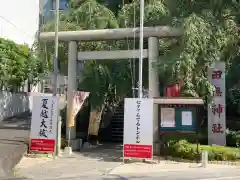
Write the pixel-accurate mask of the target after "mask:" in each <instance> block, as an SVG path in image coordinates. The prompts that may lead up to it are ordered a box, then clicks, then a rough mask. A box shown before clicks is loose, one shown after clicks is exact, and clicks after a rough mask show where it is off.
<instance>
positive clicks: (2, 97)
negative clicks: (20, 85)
mask: <svg viewBox="0 0 240 180" xmlns="http://www.w3.org/2000/svg"><path fill="white" fill-rule="evenodd" d="M28 110H29V98H28V95H27V93H10V92H0V122H1V121H2V120H4V119H5V118H7V117H11V116H15V115H18V114H21V113H23V112H26V111H28Z"/></svg>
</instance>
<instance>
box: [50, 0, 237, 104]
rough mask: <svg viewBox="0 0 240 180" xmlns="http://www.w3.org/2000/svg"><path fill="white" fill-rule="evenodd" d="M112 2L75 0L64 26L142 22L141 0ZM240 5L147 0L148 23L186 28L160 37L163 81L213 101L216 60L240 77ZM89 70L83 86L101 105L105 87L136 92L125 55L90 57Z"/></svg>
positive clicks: (98, 46) (98, 45)
mask: <svg viewBox="0 0 240 180" xmlns="http://www.w3.org/2000/svg"><path fill="white" fill-rule="evenodd" d="M111 3H113V1H108V0H98V1H95V0H70V2H69V10H68V11H67V12H65V13H63V14H62V15H61V23H60V29H61V30H79V29H104V28H117V27H134V26H139V7H140V6H139V0H132V1H121V2H120V1H119V2H117V1H114V3H113V4H111ZM115 3H117V4H115ZM239 7H240V4H239V2H238V1H237V0H147V1H146V4H145V9H144V11H145V19H144V22H145V26H161V25H169V26H173V27H177V28H181V29H183V36H182V37H181V38H178V39H160V40H159V42H160V47H159V51H160V54H161V57H160V58H159V61H158V63H157V64H155V66H156V68H158V70H159V77H160V84H161V86H164V85H166V84H168V83H171V82H174V81H179V82H180V83H181V86H182V88H181V90H182V95H183V96H194V97H206V100H209V97H211V95H212V93H213V90H214V88H213V87H212V85H211V84H210V83H209V81H208V79H207V68H208V67H209V66H211V64H212V63H213V62H214V61H225V62H226V64H227V79H229V78H228V77H230V76H231V77H235V76H236V74H235V73H236V72H237V71H234V72H235V73H234V72H233V70H232V68H233V59H234V58H235V57H236V56H238V54H239V30H238V23H239V19H240V16H239V9H240V8H239ZM111 10H112V11H111ZM53 27H54V26H53V23H49V24H47V25H46V26H45V30H46V31H52V30H53ZM136 44H137V40H136V41H135V43H133V41H114V42H113V41H111V42H86V43H81V42H80V43H79V48H80V50H88V51H89V50H102V49H104V50H107V49H119V48H122V49H132V48H135V46H136ZM145 45H147V43H145ZM136 48H137V46H136ZM47 49H48V52H49V53H50V54H51V52H53V51H52V50H50V49H51V48H50V47H48V48H47ZM60 52H61V53H62V54H61V58H62V59H61V61H64V60H66V59H67V58H66V54H67V46H66V45H65V44H62V45H61V46H60ZM237 64H238V63H237ZM234 66H235V65H234ZM145 67H147V64H146V66H144V68H145ZM145 69H147V68H145ZM144 73H145V74H144V77H147V71H144ZM83 75H84V81H83V82H82V84H81V86H82V87H83V88H86V89H87V90H89V91H90V92H91V93H92V95H93V97H94V98H93V99H98V100H96V102H95V104H96V105H98V104H101V102H102V97H103V94H104V93H105V92H114V93H115V95H116V96H117V97H121V96H124V95H126V92H127V90H128V92H129V91H131V87H132V83H135V82H132V77H131V76H133V74H132V67H130V66H129V62H126V61H121V60H119V61H117V62H116V63H115V62H114V63H113V62H112V61H102V62H101V63H99V62H96V61H94V60H93V61H90V62H86V63H85V64H84V70H83ZM235 78H236V77H235ZM229 81H231V78H230V79H229ZM237 82H239V80H238V81H237ZM227 84H228V88H229V91H230V90H231V92H232V89H234V90H236V89H237V88H238V90H239V86H238V85H237V84H236V83H234V82H232V83H227ZM109 88H110V89H109ZM145 88H147V84H146V83H145ZM113 89H114V90H113ZM230 99H231V98H230ZM232 99H234V98H232Z"/></svg>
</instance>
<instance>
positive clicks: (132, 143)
mask: <svg viewBox="0 0 240 180" xmlns="http://www.w3.org/2000/svg"><path fill="white" fill-rule="evenodd" d="M152 145H153V99H145V98H126V99H125V105H124V158H144V159H147V158H152Z"/></svg>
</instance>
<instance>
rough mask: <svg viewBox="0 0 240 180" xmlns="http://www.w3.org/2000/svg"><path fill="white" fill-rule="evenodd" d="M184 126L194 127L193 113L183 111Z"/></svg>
mask: <svg viewBox="0 0 240 180" xmlns="http://www.w3.org/2000/svg"><path fill="white" fill-rule="evenodd" d="M182 125H183V126H192V112H191V111H183V112H182Z"/></svg>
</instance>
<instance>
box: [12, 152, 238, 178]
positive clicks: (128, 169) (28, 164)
mask: <svg viewBox="0 0 240 180" xmlns="http://www.w3.org/2000/svg"><path fill="white" fill-rule="evenodd" d="M120 148H121V147H118V148H116V149H111V148H109V149H108V148H105V149H104V148H96V149H92V150H90V151H88V152H82V153H75V154H74V155H73V156H72V157H61V158H57V159H56V160H51V159H49V158H48V159H46V158H45V159H43V158H24V159H23V160H22V161H21V162H20V164H19V166H18V167H19V169H18V170H17V173H16V174H17V175H18V177H26V179H27V178H28V179H34V180H48V179H49V180H55V179H56V180H85V179H86V180H127V179H129V180H135V179H145V180H148V179H149V180H152V179H156V180H159V179H164V180H229V179H232V180H239V179H240V167H239V166H228V165H209V166H208V168H200V167H198V166H197V165H196V164H189V163H177V162H171V161H161V162H160V163H157V164H143V163H132V164H123V163H122V160H121V158H120V157H121V154H122V152H121V150H120Z"/></svg>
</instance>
